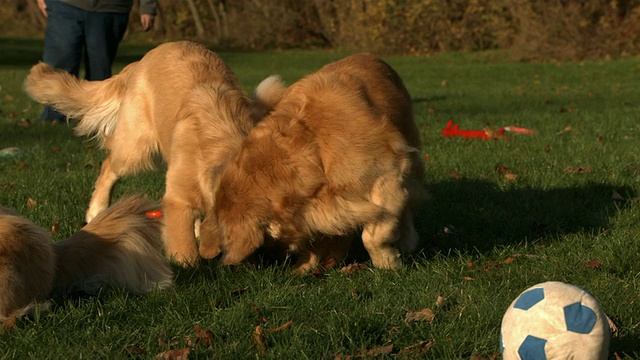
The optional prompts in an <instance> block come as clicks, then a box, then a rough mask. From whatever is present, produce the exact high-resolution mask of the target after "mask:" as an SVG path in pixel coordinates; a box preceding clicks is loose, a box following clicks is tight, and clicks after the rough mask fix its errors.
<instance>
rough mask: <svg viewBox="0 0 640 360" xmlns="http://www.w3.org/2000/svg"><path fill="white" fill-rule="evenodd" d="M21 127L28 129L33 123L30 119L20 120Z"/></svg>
mask: <svg viewBox="0 0 640 360" xmlns="http://www.w3.org/2000/svg"><path fill="white" fill-rule="evenodd" d="M18 126H19V127H23V128H28V127H29V126H31V121H30V120H29V119H20V121H19V122H18Z"/></svg>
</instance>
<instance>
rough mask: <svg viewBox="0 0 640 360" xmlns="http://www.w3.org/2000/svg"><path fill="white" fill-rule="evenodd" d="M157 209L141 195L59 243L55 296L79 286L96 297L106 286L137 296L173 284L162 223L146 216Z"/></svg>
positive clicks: (106, 213)
mask: <svg viewBox="0 0 640 360" xmlns="http://www.w3.org/2000/svg"><path fill="white" fill-rule="evenodd" d="M157 209H158V206H157V205H156V204H153V203H151V202H149V201H147V200H145V199H143V198H141V197H139V196H130V197H127V198H124V199H122V200H120V201H118V202H117V203H116V204H114V205H113V206H111V207H109V208H107V209H106V210H105V211H103V212H102V213H100V214H99V215H98V216H97V217H96V218H95V219H93V221H91V223H90V224H88V225H87V226H85V227H84V228H83V229H82V230H80V231H79V232H77V233H75V234H74V235H72V236H71V237H70V238H68V239H66V240H63V241H61V242H58V243H56V244H55V245H54V250H55V252H56V255H57V273H56V281H55V287H56V293H58V294H60V293H61V292H62V293H64V292H65V291H67V292H68V291H71V290H73V289H78V288H80V289H81V290H87V291H85V292H89V293H91V292H92V291H91V289H95V288H98V287H101V286H103V285H107V284H108V285H112V286H116V287H123V288H126V289H127V290H129V291H132V292H135V293H145V292H149V291H151V290H153V289H165V288H168V287H170V286H172V285H173V273H172V271H171V268H170V267H169V265H168V264H167V263H166V262H165V259H164V256H163V255H162V252H161V251H162V250H161V244H162V240H161V230H160V221H159V220H157V219H154V218H152V217H149V216H147V215H146V213H147V212H149V211H152V210H157ZM105 283H107V284H105Z"/></svg>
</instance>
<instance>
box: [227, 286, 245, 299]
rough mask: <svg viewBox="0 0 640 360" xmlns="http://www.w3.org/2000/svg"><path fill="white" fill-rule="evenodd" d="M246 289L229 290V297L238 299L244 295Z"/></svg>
mask: <svg viewBox="0 0 640 360" xmlns="http://www.w3.org/2000/svg"><path fill="white" fill-rule="evenodd" d="M247 289H248V288H246V287H245V288H237V289H231V291H229V295H231V296H232V297H238V296H240V295H242V294H244V293H246V292H247Z"/></svg>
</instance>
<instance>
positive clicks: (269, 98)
mask: <svg viewBox="0 0 640 360" xmlns="http://www.w3.org/2000/svg"><path fill="white" fill-rule="evenodd" d="M285 91H287V87H286V85H285V84H284V82H283V81H282V79H281V78H280V76H278V75H271V76H269V77H268V78H266V79H264V80H262V81H261V82H260V84H258V86H256V89H255V91H254V92H253V98H254V99H255V101H256V102H257V103H258V105H259V106H261V107H262V109H263V111H264V113H265V114H267V113H269V112H270V111H271V110H273V108H274V107H275V106H276V105H278V103H279V102H280V100H281V99H282V97H283V96H284V93H285Z"/></svg>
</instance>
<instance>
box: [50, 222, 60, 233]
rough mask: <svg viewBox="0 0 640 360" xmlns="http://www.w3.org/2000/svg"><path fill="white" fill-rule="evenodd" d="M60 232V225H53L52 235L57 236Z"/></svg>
mask: <svg viewBox="0 0 640 360" xmlns="http://www.w3.org/2000/svg"><path fill="white" fill-rule="evenodd" d="M59 232H60V223H59V222H55V223H53V225H51V235H55V234H57V233H59Z"/></svg>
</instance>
